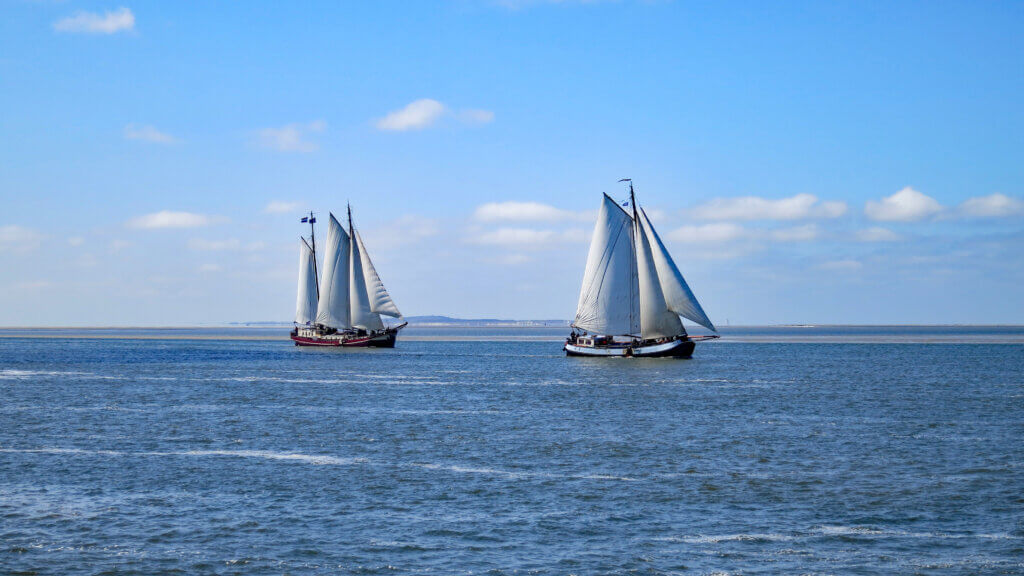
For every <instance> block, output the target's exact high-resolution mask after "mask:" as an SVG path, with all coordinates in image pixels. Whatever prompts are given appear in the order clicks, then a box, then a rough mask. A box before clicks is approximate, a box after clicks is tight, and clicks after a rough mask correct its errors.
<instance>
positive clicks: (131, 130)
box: [124, 124, 179, 144]
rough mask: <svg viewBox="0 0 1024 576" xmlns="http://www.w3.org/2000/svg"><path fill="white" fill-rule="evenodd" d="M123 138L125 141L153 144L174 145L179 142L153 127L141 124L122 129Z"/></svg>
mask: <svg viewBox="0 0 1024 576" xmlns="http://www.w3.org/2000/svg"><path fill="white" fill-rule="evenodd" d="M124 138H125V140H141V141H143V142H153V143H155V144H174V143H175V142H179V140H178V139H177V138H175V137H174V136H171V135H170V134H167V133H166V132H161V131H159V130H157V129H156V128H155V127H153V126H148V125H141V124H129V125H127V126H125V127H124Z"/></svg>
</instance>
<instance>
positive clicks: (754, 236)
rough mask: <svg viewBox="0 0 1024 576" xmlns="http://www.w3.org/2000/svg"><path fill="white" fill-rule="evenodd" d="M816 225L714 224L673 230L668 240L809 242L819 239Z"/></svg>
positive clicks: (691, 241) (688, 241) (719, 242)
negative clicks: (778, 226) (761, 225)
mask: <svg viewBox="0 0 1024 576" xmlns="http://www.w3.org/2000/svg"><path fill="white" fill-rule="evenodd" d="M819 235H820V230H819V229H818V226H817V225H816V224H805V225H803V226H794V227H792V228H773V229H753V228H745V227H743V226H740V225H739V224H735V223H733V222H713V223H711V224H702V225H699V226H681V227H679V228H676V229H675V230H671V231H670V232H669V233H668V234H667V235H666V236H667V237H668V239H670V240H673V241H676V242H683V243H687V244H723V243H726V242H733V241H736V240H761V241H765V240H769V241H774V242H808V241H811V240H814V239H816V238H818V236H819Z"/></svg>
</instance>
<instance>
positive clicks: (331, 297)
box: [316, 214, 352, 330]
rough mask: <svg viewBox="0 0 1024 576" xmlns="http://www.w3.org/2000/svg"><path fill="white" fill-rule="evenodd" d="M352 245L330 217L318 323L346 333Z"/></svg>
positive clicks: (335, 221) (348, 324)
mask: <svg viewBox="0 0 1024 576" xmlns="http://www.w3.org/2000/svg"><path fill="white" fill-rule="evenodd" d="M350 253H351V242H350V239H349V237H348V234H347V233H346V232H345V229H344V228H342V227H341V223H339V222H338V220H337V219H336V218H335V217H334V214H331V217H330V219H329V222H328V225H327V243H326V248H325V250H324V264H323V273H322V277H321V278H322V279H321V282H320V303H319V305H318V307H317V311H316V323H317V324H323V325H324V326H330V327H331V328H337V329H339V330H344V329H346V328H349V327H350V326H351V325H352V324H351V319H350V316H349V260H350Z"/></svg>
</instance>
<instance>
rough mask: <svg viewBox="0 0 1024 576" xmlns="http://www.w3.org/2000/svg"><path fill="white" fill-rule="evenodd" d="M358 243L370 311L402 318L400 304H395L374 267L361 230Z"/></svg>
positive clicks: (357, 235) (357, 236)
mask: <svg viewBox="0 0 1024 576" xmlns="http://www.w3.org/2000/svg"><path fill="white" fill-rule="evenodd" d="M356 244H358V245H359V255H360V258H361V259H362V261H363V279H364V280H365V281H366V294H367V296H368V297H369V302H370V312H374V313H377V314H383V315H385V316H391V317H392V318H400V317H401V316H402V313H401V312H399V311H398V306H395V302H394V301H393V300H392V299H391V295H390V294H388V291H387V289H385V288H384V283H383V282H381V281H380V276H379V275H377V269H376V268H374V267H373V261H372V260H370V253H369V252H367V251H366V245H365V244H363V237H362V235H361V234H359V231H356Z"/></svg>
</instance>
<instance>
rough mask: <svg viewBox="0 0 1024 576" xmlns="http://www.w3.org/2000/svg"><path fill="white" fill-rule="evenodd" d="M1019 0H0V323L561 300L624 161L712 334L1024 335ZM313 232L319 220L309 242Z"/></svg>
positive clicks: (270, 317)
mask: <svg viewBox="0 0 1024 576" xmlns="http://www.w3.org/2000/svg"><path fill="white" fill-rule="evenodd" d="M1021 29H1024V4H1022V3H1019V2H1006V3H1001V2H983V3H975V2H910V3H904V2H848V3H843V2H780V3H765V2H736V3H732V2H729V3H719V2H672V1H658V0H651V1H647V2H633V1H627V0H622V1H618V2H614V1H607V2H602V1H598V0H594V1H589V2H578V1H571V0H562V1H555V2H550V1H542V0H505V1H501V0H497V1H489V0H447V1H446V0H439V1H437V2H390V1H381V2H293V3H279V2H245V3H229V2H221V3H213V2H200V3H186V2H148V1H129V0H123V1H115V2H90V1H78V0H67V1H19V0H0V325H5V326H73V325H101V326H108V325H133V326H144V325H195V324H217V323H224V322H246V321H290V320H291V318H292V317H293V315H294V308H295V290H296V281H297V262H298V248H299V236H300V235H302V234H308V228H306V227H304V226H303V225H302V224H301V223H300V222H299V218H300V217H301V215H302V214H303V213H304V212H308V211H310V210H312V211H314V212H316V213H317V214H318V215H319V216H320V217H321V218H323V219H322V220H321V222H324V223H325V222H326V215H327V214H328V212H331V211H333V212H334V213H335V214H337V215H339V216H340V215H342V214H344V212H345V208H346V203H347V202H351V204H352V210H353V215H354V219H355V223H356V226H357V228H359V229H360V231H361V233H362V235H363V238H364V240H365V241H366V244H367V247H368V249H369V251H370V254H371V255H372V257H373V261H374V264H375V265H376V267H377V270H378V272H379V273H380V275H381V278H382V280H383V281H384V283H385V285H386V286H387V288H388V290H389V291H390V292H391V295H392V297H393V298H394V300H395V302H396V304H397V305H398V307H399V309H401V310H402V312H403V313H404V314H405V315H407V316H412V315H427V314H443V315H450V316H456V317H462V318H484V317H486V318H517V319H571V318H572V317H573V316H574V315H575V308H576V302H577V299H578V295H579V288H580V282H581V279H582V275H583V268H584V264H585V260H586V255H587V250H588V242H589V236H590V234H591V231H592V229H593V222H594V218H595V215H596V211H597V209H598V207H599V206H600V202H601V193H602V192H607V193H608V194H610V195H612V196H613V197H615V198H617V199H620V200H624V199H625V198H626V196H627V195H628V193H627V191H626V189H625V188H624V186H623V184H620V183H618V180H619V179H620V178H632V179H633V181H634V183H635V185H636V192H637V198H638V201H639V203H640V205H642V206H643V207H645V209H646V210H647V211H648V212H649V214H650V215H651V218H652V220H653V222H654V224H655V226H656V227H657V229H658V231H659V233H660V234H661V236H662V237H663V239H664V240H665V242H666V245H667V246H668V248H669V250H670V251H671V253H672V254H673V256H674V257H675V260H676V262H677V264H678V266H679V268H680V270H681V271H682V273H683V274H684V276H685V277H686V278H687V280H688V282H689V283H690V286H691V288H692V289H693V291H694V293H695V294H696V295H697V297H698V299H699V300H700V301H701V303H702V305H703V307H704V309H705V311H706V312H707V313H708V315H709V316H710V317H711V319H712V320H713V321H714V322H715V323H716V324H719V325H726V324H730V325H740V324H782V323H858V324H867V323H870V324H904V323H927V324H948V323H961V324H962V323H988V324H1011V323H1018V324H1021V323H1024V290H1022V288H1021V286H1022V285H1024V184H1022V183H1024V107H1022V106H1021V102H1022V101H1024V66H1021V59H1022V57H1024V39H1022V35H1021V34H1020V33H1019V32H1020V30H1021ZM325 232H326V228H324V227H322V226H321V227H320V229H319V230H318V233H320V234H323V233H325Z"/></svg>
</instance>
